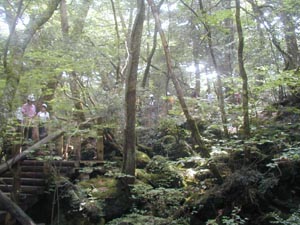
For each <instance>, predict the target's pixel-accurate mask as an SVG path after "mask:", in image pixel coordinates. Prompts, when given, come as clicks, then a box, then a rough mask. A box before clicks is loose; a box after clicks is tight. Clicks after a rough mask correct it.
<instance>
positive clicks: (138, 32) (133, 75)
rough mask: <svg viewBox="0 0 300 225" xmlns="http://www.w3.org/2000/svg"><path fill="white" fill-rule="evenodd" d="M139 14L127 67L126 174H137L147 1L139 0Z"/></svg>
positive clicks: (124, 166) (134, 24) (133, 31)
mask: <svg viewBox="0 0 300 225" xmlns="http://www.w3.org/2000/svg"><path fill="white" fill-rule="evenodd" d="M137 10H138V11H137V15H136V17H135V20H134V23H133V28H132V31H131V37H130V43H129V59H128V64H127V68H126V78H127V80H126V91H125V115H126V124H125V134H124V140H125V141H124V152H123V168H122V171H123V173H125V174H128V175H131V176H134V175H135V148H136V135H135V123H136V88H137V70H138V64H139V57H140V47H141V42H142V32H143V24H144V19H145V2H144V0H137Z"/></svg>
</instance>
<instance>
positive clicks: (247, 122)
mask: <svg viewBox="0 0 300 225" xmlns="http://www.w3.org/2000/svg"><path fill="white" fill-rule="evenodd" d="M235 4H236V7H235V8H236V14H235V19H236V28H237V33H238V40H239V41H238V62H239V72H240V76H241V77H242V80H243V92H242V98H243V126H244V136H245V138H249V137H250V120H249V105H248V101H249V98H248V76H247V73H246V70H245V67H244V56H243V52H244V35H243V29H242V23H241V15H240V11H241V6H240V0H235Z"/></svg>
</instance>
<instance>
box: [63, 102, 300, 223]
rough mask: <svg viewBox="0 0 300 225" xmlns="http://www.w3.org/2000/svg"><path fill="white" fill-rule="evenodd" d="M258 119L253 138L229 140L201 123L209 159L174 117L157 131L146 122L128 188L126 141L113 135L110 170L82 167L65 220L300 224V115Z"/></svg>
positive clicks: (281, 113)
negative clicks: (123, 167) (119, 141)
mask: <svg viewBox="0 0 300 225" xmlns="http://www.w3.org/2000/svg"><path fill="white" fill-rule="evenodd" d="M252 122H253V124H254V126H253V129H252V138H250V139H247V140H245V139H243V138H242V137H240V136H239V134H238V133H237V134H233V135H232V136H231V137H230V138H224V137H223V134H222V131H221V130H219V129H217V128H216V127H213V128H212V126H209V125H203V124H200V125H199V127H200V128H201V133H203V136H204V138H205V141H206V143H207V145H208V146H209V147H210V149H211V157H210V158H209V159H204V158H201V157H200V153H199V152H197V151H196V150H195V149H196V148H194V147H193V145H192V141H191V139H190V133H189V131H188V130H187V129H186V128H185V126H184V125H176V123H174V121H173V120H169V121H165V123H164V125H162V126H160V127H159V128H158V129H157V130H156V129H155V130H154V129H150V128H144V127H140V128H139V129H138V130H137V134H138V151H137V163H136V165H137V171H136V182H135V184H134V185H130V186H127V185H126V179H128V177H126V176H125V175H124V174H121V173H120V168H121V162H122V154H121V153H120V146H119V145H118V144H117V143H115V142H112V141H111V140H112V139H111V140H110V141H108V142H106V143H105V154H106V155H105V159H106V163H105V165H104V167H101V168H100V167H97V168H86V169H85V171H81V175H82V174H86V175H87V177H83V176H82V177H81V179H80V178H79V180H78V181H77V182H76V183H75V185H74V186H76V188H74V187H72V189H71V190H72V191H71V193H72V194H70V192H69V190H68V192H67V193H68V194H67V195H66V196H67V197H66V198H65V199H67V201H65V203H62V204H61V206H62V207H64V209H65V210H61V212H60V213H61V215H59V217H60V219H61V221H63V224H64V225H69V224H72V225H73V224H80V225H88V224H95V225H103V224H109V225H121V224H122V225H125V224H127V225H131V224H132V225H139V224H143V225H169V224H174V225H175V224H176V225H187V224H191V225H216V224H226V225H239V224H249V225H257V224H259V225H269V224H274V223H277V224H299V223H298V222H299V219H300V210H299V205H300V117H299V116H298V114H297V113H295V110H294V111H293V110H290V108H288V107H284V108H281V109H280V110H278V111H277V112H276V113H274V112H273V113H272V112H271V113H270V112H268V113H266V114H263V113H262V114H261V115H260V118H256V120H255V121H252ZM90 144H91V143H89V145H90ZM91 146H92V145H91ZM88 155H89V153H88V152H87V154H86V157H89V156H88ZM212 165H214V166H212ZM215 170H217V171H215ZM216 172H217V173H219V175H220V177H216V174H217V173H216ZM70 195H71V197H70ZM74 195H75V196H76V197H74ZM70 208H71V209H72V210H70ZM76 221H80V223H79V222H76ZM61 224H62V223H61Z"/></svg>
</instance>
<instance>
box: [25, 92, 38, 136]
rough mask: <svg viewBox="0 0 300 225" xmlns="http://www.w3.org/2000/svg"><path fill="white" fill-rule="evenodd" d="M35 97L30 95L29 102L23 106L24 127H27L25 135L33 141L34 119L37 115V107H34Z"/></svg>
mask: <svg viewBox="0 0 300 225" xmlns="http://www.w3.org/2000/svg"><path fill="white" fill-rule="evenodd" d="M34 102H35V98H34V95H33V94H31V95H28V97H27V102H26V103H25V104H24V105H23V106H22V110H21V111H22V114H23V118H24V119H23V125H24V126H25V129H24V135H25V138H26V139H28V140H29V139H31V140H32V139H33V127H34V126H33V118H34V117H35V115H36V107H35V105H34Z"/></svg>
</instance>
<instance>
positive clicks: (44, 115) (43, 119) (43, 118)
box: [37, 103, 50, 140]
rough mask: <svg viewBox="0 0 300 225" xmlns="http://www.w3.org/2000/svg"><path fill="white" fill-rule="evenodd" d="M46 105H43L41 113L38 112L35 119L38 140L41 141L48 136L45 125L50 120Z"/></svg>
mask: <svg viewBox="0 0 300 225" xmlns="http://www.w3.org/2000/svg"><path fill="white" fill-rule="evenodd" d="M47 107H48V106H47V104H45V103H43V104H42V108H41V111H40V112H38V114H37V117H38V119H39V138H40V140H41V139H43V138H44V137H46V136H47V135H48V131H47V127H46V124H47V122H48V121H49V120H50V115H49V112H47Z"/></svg>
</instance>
